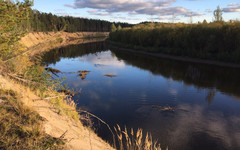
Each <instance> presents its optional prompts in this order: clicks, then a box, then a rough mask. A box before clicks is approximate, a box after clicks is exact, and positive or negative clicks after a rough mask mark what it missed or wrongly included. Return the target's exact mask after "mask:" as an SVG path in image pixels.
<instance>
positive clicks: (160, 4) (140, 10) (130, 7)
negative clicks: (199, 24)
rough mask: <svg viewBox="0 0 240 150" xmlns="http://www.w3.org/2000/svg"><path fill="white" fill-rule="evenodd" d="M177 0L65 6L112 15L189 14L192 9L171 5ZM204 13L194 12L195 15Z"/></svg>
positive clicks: (95, 0)
mask: <svg viewBox="0 0 240 150" xmlns="http://www.w3.org/2000/svg"><path fill="white" fill-rule="evenodd" d="M175 2H176V0H162V1H157V0H154V1H149V0H75V2H74V3H73V4H67V5H65V6H68V7H72V8H75V9H79V8H91V9H94V10H96V12H93V10H90V11H88V12H89V13H90V14H94V15H110V14H111V13H119V12H127V13H129V14H136V15H137V14H147V15H161V16H168V15H176V16H178V15H183V16H188V15H189V13H191V11H189V10H188V9H186V8H184V7H170V6H171V5H172V4H174V3H175ZM199 15H202V14H198V13H193V16H199Z"/></svg>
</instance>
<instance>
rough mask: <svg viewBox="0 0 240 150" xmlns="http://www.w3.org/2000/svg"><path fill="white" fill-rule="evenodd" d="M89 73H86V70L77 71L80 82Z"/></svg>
mask: <svg viewBox="0 0 240 150" xmlns="http://www.w3.org/2000/svg"><path fill="white" fill-rule="evenodd" d="M89 72H90V71H87V70H80V71H78V73H80V74H79V76H80V77H81V79H82V80H84V79H85V78H86V75H87V74H88V73H89Z"/></svg>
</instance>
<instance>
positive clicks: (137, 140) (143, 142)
mask: <svg viewBox="0 0 240 150" xmlns="http://www.w3.org/2000/svg"><path fill="white" fill-rule="evenodd" d="M114 130H115V132H116V134H117V140H118V149H119V150H162V149H161V147H160V144H157V142H156V141H153V139H152V136H151V134H149V133H146V135H145V137H144V135H143V130H142V129H137V132H136V133H134V130H133V129H132V128H131V131H130V133H128V130H127V128H126V127H125V128H124V130H121V128H120V126H119V125H117V127H114ZM167 149H168V148H167ZM167 149H166V150H167Z"/></svg>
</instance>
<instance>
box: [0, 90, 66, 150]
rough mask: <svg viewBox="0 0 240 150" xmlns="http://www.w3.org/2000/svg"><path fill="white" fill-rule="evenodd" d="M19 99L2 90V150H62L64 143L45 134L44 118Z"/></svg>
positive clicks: (0, 144)
mask: <svg viewBox="0 0 240 150" xmlns="http://www.w3.org/2000/svg"><path fill="white" fill-rule="evenodd" d="M19 99H20V98H19V95H18V94H17V93H15V92H13V91H11V90H3V89H0V100H1V101H0V149H9V150H11V149H62V146H63V145H64V141H63V140H62V139H57V138H53V137H51V136H49V135H47V134H46V133H44V131H43V127H42V123H43V118H41V117H40V116H39V115H38V114H37V113H36V112H34V111H32V110H31V109H29V108H28V107H26V106H24V105H23V104H22V103H21V102H20V101H19Z"/></svg>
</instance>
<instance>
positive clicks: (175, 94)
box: [43, 42, 240, 150]
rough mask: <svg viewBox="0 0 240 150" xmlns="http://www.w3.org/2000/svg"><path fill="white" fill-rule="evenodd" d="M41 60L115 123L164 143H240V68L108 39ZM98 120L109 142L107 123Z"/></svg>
mask: <svg viewBox="0 0 240 150" xmlns="http://www.w3.org/2000/svg"><path fill="white" fill-rule="evenodd" d="M43 64H44V65H45V66H48V67H52V68H54V69H59V70H61V71H62V72H63V74H58V75H59V77H66V80H65V81H64V84H67V87H68V88H70V89H74V91H79V94H76V96H74V97H73V98H74V100H75V102H76V103H77V106H78V107H81V108H82V109H84V110H87V111H89V112H91V113H93V114H96V115H97V116H98V117H99V118H101V119H102V120H104V121H105V122H107V123H108V124H109V125H110V126H111V127H113V126H116V124H119V125H120V126H121V127H122V128H124V127H125V126H126V127H127V128H128V129H130V128H133V129H135V130H136V129H137V128H142V129H143V131H144V133H146V132H149V133H151V134H152V136H153V139H155V140H158V142H159V143H160V144H161V147H162V148H166V147H167V146H168V148H169V149H174V150H188V149H189V150H190V149H194V150H198V149H201V150H207V149H209V150H220V149H236V150H237V149H240V69H236V68H226V67H216V66H210V65H202V64H196V63H188V62H181V61H175V60H168V59H161V58H154V57H152V56H146V55H142V54H135V53H132V52H126V51H121V50H114V49H111V48H108V46H107V45H106V44H105V43H104V42H94V43H87V44H80V45H72V46H68V47H64V48H59V49H55V50H52V51H50V52H48V53H46V54H45V55H44V57H43ZM80 70H87V71H90V72H89V73H88V74H86V75H85V76H80V75H79V73H76V72H77V71H80ZM166 108H170V109H169V110H166ZM95 127H96V132H97V133H98V134H99V136H101V137H102V138H104V139H105V140H107V141H110V142H111V140H112V136H111V133H110V132H109V131H108V130H107V128H106V127H105V125H102V124H100V123H98V122H97V121H95Z"/></svg>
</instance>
